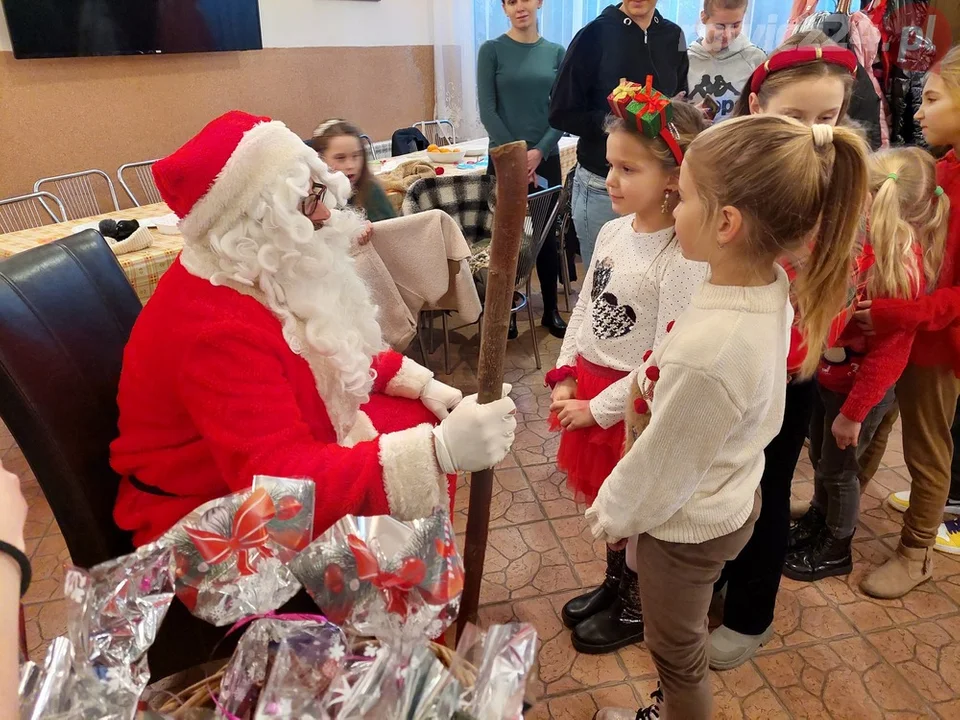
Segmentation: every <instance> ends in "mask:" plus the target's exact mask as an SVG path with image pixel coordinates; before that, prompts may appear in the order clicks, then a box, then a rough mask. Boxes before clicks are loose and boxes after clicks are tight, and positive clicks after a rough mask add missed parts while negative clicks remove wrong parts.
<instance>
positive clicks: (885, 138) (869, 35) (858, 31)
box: [850, 12, 890, 147]
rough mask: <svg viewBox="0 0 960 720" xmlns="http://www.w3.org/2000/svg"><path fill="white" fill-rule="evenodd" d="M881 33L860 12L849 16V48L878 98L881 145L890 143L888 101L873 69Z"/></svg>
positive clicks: (878, 53)
mask: <svg viewBox="0 0 960 720" xmlns="http://www.w3.org/2000/svg"><path fill="white" fill-rule="evenodd" d="M881 40H882V35H881V33H880V28H878V27H877V26H876V25H874V24H873V21H872V20H871V19H870V18H869V16H867V15H866V14H865V13H862V12H855V13H853V14H852V15H851V16H850V49H851V50H853V52H854V54H855V55H856V56H857V60H859V61H860V64H861V65H863V67H864V69H865V70H866V71H867V76H868V77H869V78H870V83H871V84H872V85H873V89H874V90H876V92H877V96H878V97H879V98H880V140H881V147H889V145H890V103H888V102H887V98H886V94H885V93H884V92H883V88H882V87H880V81H879V80H878V79H877V74H876V73H875V72H874V70H873V66H874V63H876V62H877V58H878V57H879V55H880V42H881Z"/></svg>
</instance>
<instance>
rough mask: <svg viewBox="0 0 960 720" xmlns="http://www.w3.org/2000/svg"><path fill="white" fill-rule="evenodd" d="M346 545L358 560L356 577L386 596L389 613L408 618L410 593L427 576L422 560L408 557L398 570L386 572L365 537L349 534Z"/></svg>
mask: <svg viewBox="0 0 960 720" xmlns="http://www.w3.org/2000/svg"><path fill="white" fill-rule="evenodd" d="M347 544H348V545H349V546H350V550H351V552H353V557H354V558H355V559H356V561H357V577H358V578H360V579H361V580H367V581H369V582H370V583H371V584H372V585H373V586H374V587H375V588H377V589H378V590H380V591H381V592H382V593H383V594H384V595H385V596H386V598H387V612H389V613H391V614H394V615H399V616H400V617H401V618H405V617H406V616H407V611H408V608H407V596H408V595H409V593H410V591H411V590H413V588H415V587H417V586H418V585H419V584H420V583H422V582H423V580H424V578H425V577H426V575H427V566H426V565H425V564H424V562H423V560H421V559H420V558H414V557H408V558H405V559H404V560H403V562H401V563H400V569H399V570H398V571H397V572H395V573H392V572H386V571H383V570H381V569H380V562H379V561H378V560H377V556H376V555H374V554H373V552H371V550H370V548H369V547H367V544H366V543H365V542H364V541H363V540H361V539H360V538H358V537H357V536H356V535H348V536H347Z"/></svg>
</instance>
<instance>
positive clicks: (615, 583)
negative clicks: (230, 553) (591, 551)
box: [561, 547, 627, 628]
mask: <svg viewBox="0 0 960 720" xmlns="http://www.w3.org/2000/svg"><path fill="white" fill-rule="evenodd" d="M626 560H627V551H626V550H611V549H610V548H609V547H608V548H607V577H606V578H605V579H604V581H603V584H602V585H601V586H600V587H598V588H594V589H593V590H591V591H590V592H588V593H585V594H583V595H579V596H577V597H575V598H573V600H571V601H570V602H568V603H567V604H566V605H564V606H563V612H562V613H561V616H562V617H563V624H564V625H566V626H567V627H568V628H574V627H576V626H577V625H579V624H580V623H582V622H583V621H584V620H586V619H587V618H589V617H592V616H594V615H596V614H597V613H598V612H601V611H602V610H606V609H607V608H609V607H610V606H611V605H613V601H614V600H616V599H617V593H618V592H619V591H620V576H621V575H622V574H623V565H624V563H625V562H626Z"/></svg>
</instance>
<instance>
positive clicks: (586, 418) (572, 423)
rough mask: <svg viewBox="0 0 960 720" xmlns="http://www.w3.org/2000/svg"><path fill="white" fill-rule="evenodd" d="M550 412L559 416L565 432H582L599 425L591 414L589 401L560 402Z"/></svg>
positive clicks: (553, 405)
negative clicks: (584, 429)
mask: <svg viewBox="0 0 960 720" xmlns="http://www.w3.org/2000/svg"><path fill="white" fill-rule="evenodd" d="M550 412H555V413H556V414H557V417H558V418H559V419H560V427H562V428H563V429H564V430H580V429H582V428H588V427H593V426H594V425H596V424H597V421H596V420H595V419H594V417H593V413H592V412H590V401H589V400H560V401H559V402H555V403H553V404H552V405H551V406H550Z"/></svg>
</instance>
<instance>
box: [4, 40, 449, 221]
mask: <svg viewBox="0 0 960 720" xmlns="http://www.w3.org/2000/svg"><path fill="white" fill-rule="evenodd" d="M433 88H434V82H433V48H432V47H430V46H395V47H350V48H336V47H311V48H290V49H268V50H257V51H251V52H242V53H210V54H197V55H164V56H156V57H117V58H71V59H62V60H14V58H13V55H12V53H9V52H0V197H8V196H10V195H16V194H20V193H23V192H29V191H31V190H32V188H33V183H34V181H35V180H36V179H37V178H40V177H44V176H49V175H55V174H58V173H65V172H72V171H75V170H82V169H86V168H91V167H96V168H99V169H101V170H104V171H106V172H107V173H108V174H110V175H111V176H114V175H115V174H116V170H117V167H119V166H120V165H122V164H123V163H126V162H133V161H137V160H146V159H150V158H154V157H161V156H163V155H165V154H167V153H169V152H171V151H172V150H174V149H176V148H177V147H178V146H179V145H180V144H182V143H183V142H184V141H185V140H187V139H188V138H189V137H190V136H191V135H192V134H193V133H195V132H196V131H197V130H199V129H200V128H201V127H202V126H203V125H204V124H205V123H206V122H208V121H209V120H211V119H212V118H214V117H215V116H216V115H218V114H220V113H222V112H225V111H227V110H231V109H235V108H236V109H242V110H247V111H249V112H253V113H258V114H264V115H270V116H271V117H274V118H276V119H278V120H282V121H283V122H285V123H286V124H287V125H288V126H289V127H290V128H291V129H292V130H293V131H294V132H296V133H298V134H300V135H301V136H303V137H308V136H309V135H310V132H311V131H312V129H313V128H314V127H315V126H316V125H317V124H318V123H319V122H320V121H321V120H323V119H325V118H327V117H330V116H341V117H344V118H348V119H350V120H352V121H354V122H356V123H357V124H358V125H360V126H361V127H362V128H363V129H364V130H365V131H366V132H367V134H369V135H370V136H371V137H373V138H374V139H375V140H385V139H389V137H390V135H391V134H392V132H393V131H394V130H396V129H397V128H399V127H404V126H407V125H409V124H410V123H412V122H415V121H417V120H422V119H424V118H428V117H430V116H431V115H432V113H433V104H434V99H433ZM118 193H119V194H121V195H122V193H121V192H120V190H119V188H118ZM123 200H124V199H123V198H122V199H121V202H123Z"/></svg>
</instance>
